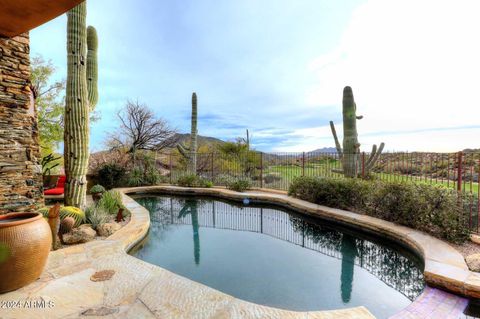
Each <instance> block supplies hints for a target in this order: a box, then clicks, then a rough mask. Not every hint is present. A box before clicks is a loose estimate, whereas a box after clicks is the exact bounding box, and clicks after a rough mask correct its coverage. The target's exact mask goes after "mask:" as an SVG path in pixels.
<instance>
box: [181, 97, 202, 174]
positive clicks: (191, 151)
mask: <svg viewBox="0 0 480 319" xmlns="http://www.w3.org/2000/svg"><path fill="white" fill-rule="evenodd" d="M197 133H198V130H197V94H196V93H195V92H193V94H192V129H191V133H190V146H189V147H187V146H185V145H184V144H178V145H177V148H178V151H179V152H180V154H182V155H183V156H184V157H185V158H186V159H187V161H188V170H189V172H190V173H193V174H196V173H197Z"/></svg>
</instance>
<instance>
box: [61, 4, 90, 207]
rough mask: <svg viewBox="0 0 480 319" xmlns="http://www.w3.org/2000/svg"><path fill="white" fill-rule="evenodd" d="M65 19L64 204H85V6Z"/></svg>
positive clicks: (86, 132)
mask: <svg viewBox="0 0 480 319" xmlns="http://www.w3.org/2000/svg"><path fill="white" fill-rule="evenodd" d="M67 17H68V22H67V54H68V56H67V74H68V76H67V86H66V100H65V117H64V126H65V127H64V160H65V175H66V177H67V180H66V183H65V205H66V206H75V207H79V208H83V207H84V206H85V204H86V191H87V178H86V173H87V169H88V158H89V135H90V125H89V118H90V107H89V105H88V93H87V90H88V89H87V74H86V72H87V70H86V69H87V67H86V54H87V28H86V17H87V5H86V2H82V3H80V4H79V5H78V6H76V7H75V8H73V9H71V10H70V11H69V12H68V14H67Z"/></svg>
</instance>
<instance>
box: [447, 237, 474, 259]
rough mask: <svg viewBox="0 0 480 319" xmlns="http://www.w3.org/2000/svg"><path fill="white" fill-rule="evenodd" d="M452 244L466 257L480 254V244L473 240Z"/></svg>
mask: <svg viewBox="0 0 480 319" xmlns="http://www.w3.org/2000/svg"><path fill="white" fill-rule="evenodd" d="M451 245H452V246H453V247H455V249H457V250H458V251H459V252H460V253H461V254H462V255H463V257H464V258H465V257H467V256H468V255H471V254H480V245H479V244H475V243H474V242H471V241H467V242H465V243H464V244H462V245H455V244H451Z"/></svg>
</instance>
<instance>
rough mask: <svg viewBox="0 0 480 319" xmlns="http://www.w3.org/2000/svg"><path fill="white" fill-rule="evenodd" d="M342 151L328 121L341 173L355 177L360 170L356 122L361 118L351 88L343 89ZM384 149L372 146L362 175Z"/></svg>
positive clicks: (382, 145)
mask: <svg viewBox="0 0 480 319" xmlns="http://www.w3.org/2000/svg"><path fill="white" fill-rule="evenodd" d="M342 104H343V149H342V148H341V147H340V142H339V141H338V137H337V131H336V130H335V125H334V124H333V122H332V121H330V128H331V130H332V134H333V138H334V140H335V147H336V148H337V152H338V155H339V157H340V160H341V162H342V171H341V172H342V173H343V174H344V175H345V176H346V177H357V176H358V174H359V172H360V169H361V165H362V163H361V161H360V143H359V142H358V133H357V120H361V119H362V118H363V116H357V105H356V104H355V99H354V97H353V91H352V88H351V87H349V86H346V87H345V88H344V89H343V103H342ZM384 147H385V144H384V143H381V144H380V147H379V148H378V149H377V145H373V147H372V152H371V154H370V156H369V158H368V159H367V160H366V162H365V163H364V166H363V169H364V173H366V174H368V173H369V172H370V170H371V169H372V168H373V166H374V165H375V163H376V162H377V160H378V158H379V157H380V154H381V153H382V151H383V148H384Z"/></svg>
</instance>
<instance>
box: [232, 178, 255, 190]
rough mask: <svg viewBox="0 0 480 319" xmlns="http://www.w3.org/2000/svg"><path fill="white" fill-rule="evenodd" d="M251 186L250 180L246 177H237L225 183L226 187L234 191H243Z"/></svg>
mask: <svg viewBox="0 0 480 319" xmlns="http://www.w3.org/2000/svg"><path fill="white" fill-rule="evenodd" d="M251 187H252V181H251V180H250V179H249V178H246V177H242V178H237V179H235V180H233V181H229V182H228V183H227V188H228V189H230V190H232V191H236V192H244V191H246V190H247V189H250V188H251Z"/></svg>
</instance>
